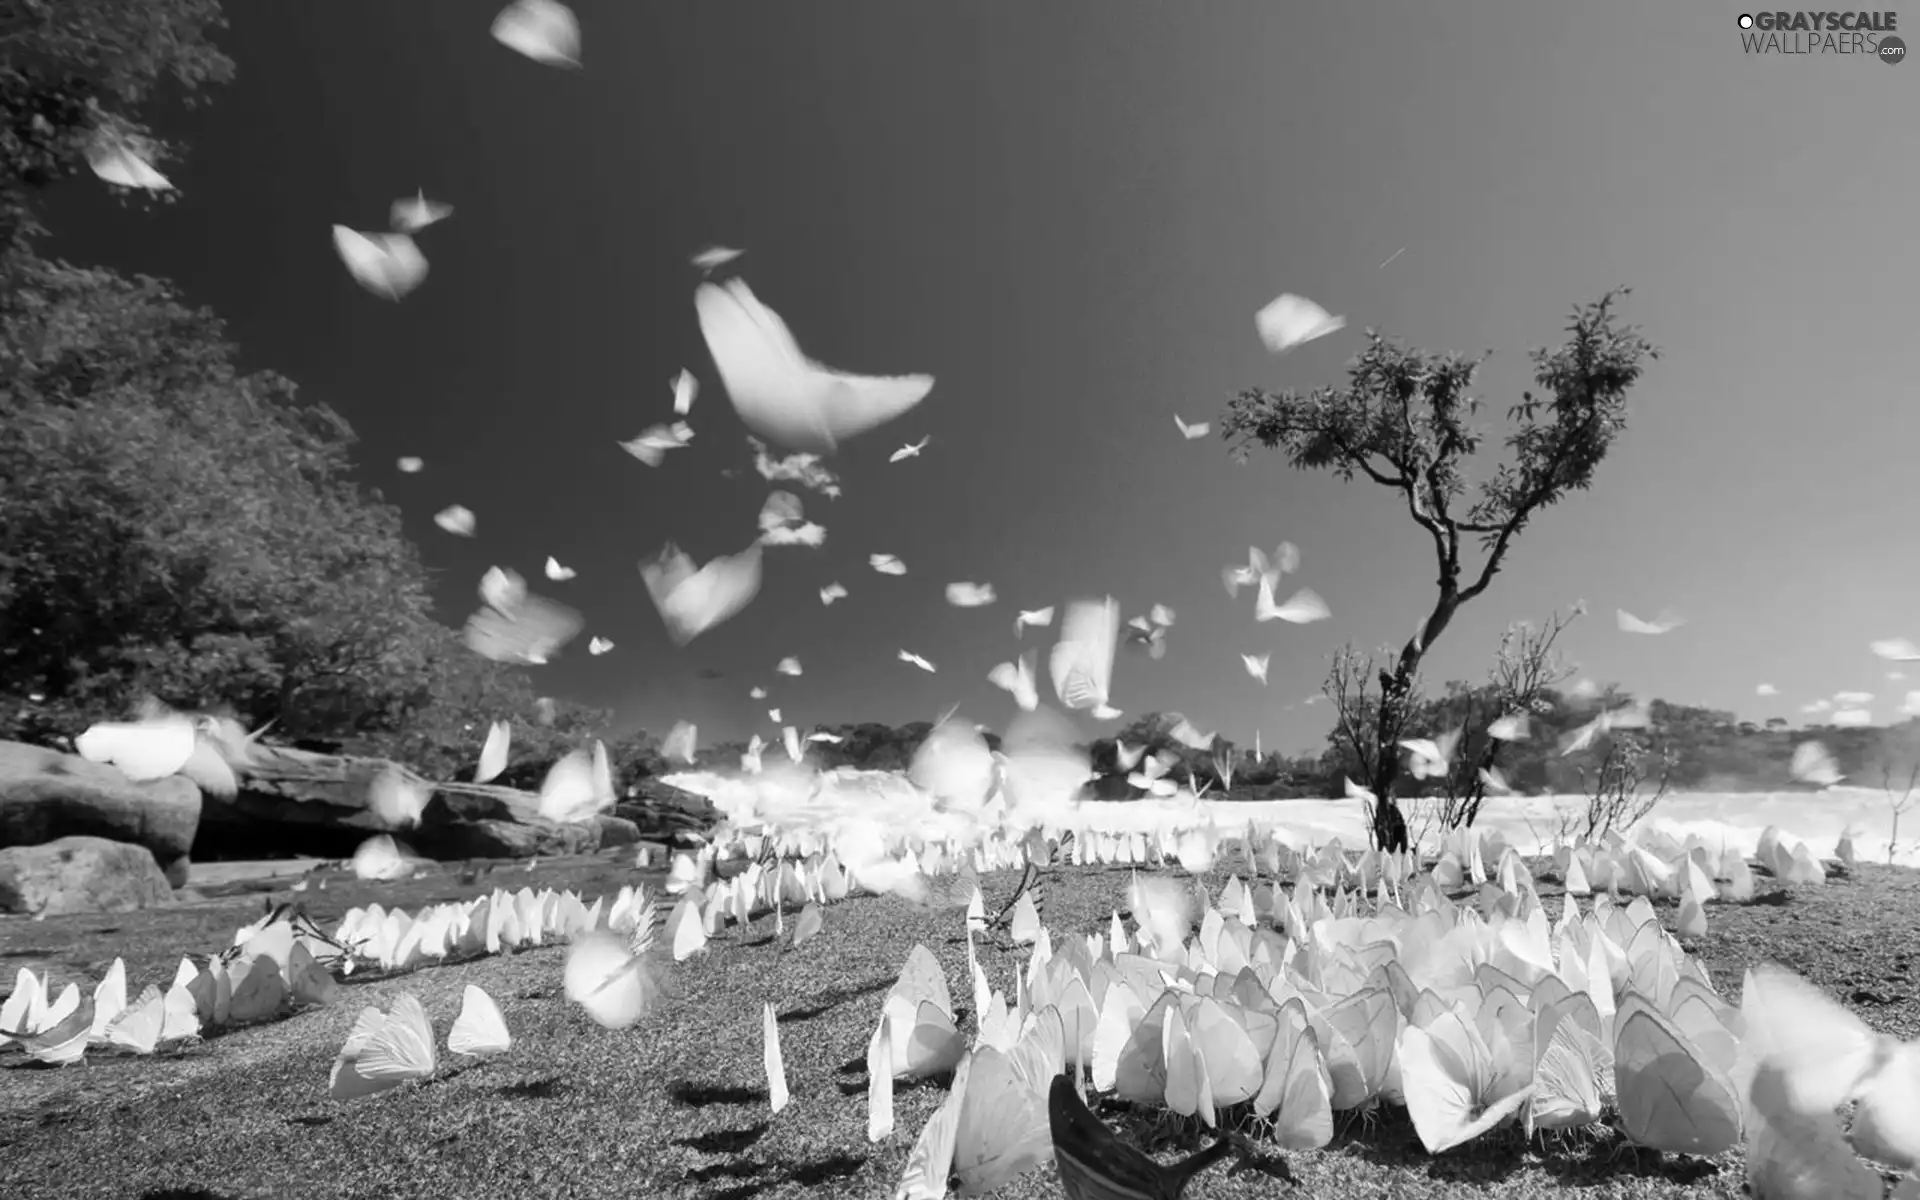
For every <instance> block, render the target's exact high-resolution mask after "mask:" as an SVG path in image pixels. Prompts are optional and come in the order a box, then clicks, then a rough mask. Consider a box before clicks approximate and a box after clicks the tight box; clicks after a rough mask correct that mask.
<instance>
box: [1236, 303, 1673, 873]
mask: <svg viewBox="0 0 1920 1200" xmlns="http://www.w3.org/2000/svg"><path fill="white" fill-rule="evenodd" d="M1625 294H1626V291H1625V289H1621V290H1618V291H1613V292H1608V293H1607V294H1606V295H1604V296H1602V297H1601V298H1600V299H1599V300H1598V301H1596V302H1594V303H1592V304H1589V305H1586V306H1584V307H1581V308H1577V309H1576V310H1575V311H1574V314H1573V319H1572V323H1571V324H1570V325H1569V326H1568V333H1569V335H1570V336H1569V338H1568V341H1567V343H1566V344H1565V345H1564V346H1562V347H1560V348H1558V349H1554V350H1548V349H1538V350H1535V351H1533V352H1532V354H1531V358H1532V361H1533V366H1534V380H1535V383H1536V386H1537V387H1538V388H1539V389H1540V394H1539V395H1537V396H1536V394H1535V393H1534V392H1531V391H1528V392H1523V393H1522V394H1521V400H1520V403H1519V404H1516V405H1514V406H1513V407H1512V408H1511V409H1510V410H1509V411H1508V414H1507V415H1508V420H1509V421H1511V422H1513V423H1514V424H1515V429H1514V430H1513V432H1512V433H1510V434H1509V435H1508V437H1507V438H1506V446H1507V448H1508V450H1509V451H1510V452H1511V455H1512V458H1511V461H1509V462H1504V463H1502V464H1500V465H1499V466H1498V467H1497V468H1496V469H1495V470H1494V472H1493V474H1492V475H1491V476H1490V477H1488V478H1486V479H1484V480H1482V481H1481V483H1480V484H1479V487H1478V494H1477V497H1476V498H1475V500H1474V501H1473V502H1472V503H1471V504H1470V505H1468V506H1467V507H1466V509H1465V511H1464V512H1460V511H1456V508H1455V506H1456V504H1457V503H1458V502H1459V501H1460V500H1461V498H1462V497H1463V496H1464V494H1465V492H1466V489H1467V478H1466V471H1465V465H1466V461H1467V460H1468V459H1471V458H1472V457H1473V455H1474V454H1475V453H1476V452H1477V451H1478V450H1479V449H1480V446H1481V444H1482V442H1483V440H1484V434H1483V432H1482V431H1481V430H1480V429H1478V428H1476V427H1475V426H1473V425H1471V424H1470V423H1469V422H1470V419H1471V418H1472V417H1473V416H1474V414H1475V413H1476V412H1477V410H1478V407H1479V402H1478V400H1477V399H1475V398H1474V397H1473V396H1472V395H1471V394H1470V393H1471V389H1472V386H1473V381H1474V376H1475V374H1476V373H1477V371H1478V369H1479V367H1480V365H1481V363H1482V362H1484V361H1485V358H1486V356H1485V355H1482V356H1481V357H1479V358H1466V357H1463V356H1460V355H1457V354H1432V353H1428V352H1425V351H1421V350H1416V349H1410V348H1407V347H1405V346H1403V345H1400V344H1399V343H1396V342H1392V341H1389V340H1387V339H1385V338H1383V337H1382V336H1381V335H1380V334H1379V333H1377V332H1375V331H1372V330H1369V331H1368V334H1367V338H1368V344H1367V347H1366V349H1364V350H1362V351H1361V353H1360V355H1359V357H1358V358H1356V359H1355V360H1354V362H1353V364H1352V365H1351V366H1350V367H1349V369H1348V382H1347V384H1346V385H1345V386H1344V387H1325V388H1320V389H1317V390H1315V391H1312V392H1308V393H1300V392H1293V391H1287V392H1277V393H1276V392H1267V391H1263V390H1259V389H1251V390H1248V391H1243V392H1242V393H1241V394H1240V395H1239V396H1238V397H1236V398H1235V399H1234V400H1233V401H1232V403H1231V404H1230V405H1229V407H1228V410H1227V413H1226V415H1225V417H1224V419H1223V420H1222V422H1221V433H1222V436H1223V437H1225V438H1226V439H1227V440H1228V441H1229V442H1230V443H1231V444H1232V446H1233V453H1234V457H1235V458H1236V460H1238V461H1241V462H1245V461H1246V459H1247V457H1248V455H1249V453H1250V451H1251V449H1252V447H1253V446H1254V445H1256V444H1258V445H1260V446H1263V447H1265V448H1267V449H1280V450H1283V451H1285V453H1286V454H1287V458H1288V461H1289V463H1290V464H1291V465H1292V466H1293V467H1295V468H1297V469H1301V470H1318V469H1330V470H1332V471H1333V472H1334V473H1335V474H1336V475H1338V476H1339V477H1340V478H1341V479H1342V480H1348V481H1350V480H1352V479H1353V478H1354V477H1355V476H1356V475H1365V476H1366V477H1367V478H1368V479H1369V480H1371V481H1372V482H1374V483H1376V484H1378V485H1380V486H1381V487H1385V488H1389V489H1391V490H1393V491H1395V492H1397V493H1398V494H1399V495H1400V496H1401V497H1402V498H1403V499H1404V500H1405V503H1406V506H1407V514H1408V516H1409V518H1410V519H1411V520H1412V521H1413V522H1414V523H1415V524H1416V525H1418V526H1419V527H1420V528H1421V529H1423V530H1425V531H1426V533H1427V534H1428V536H1429V537H1430V538H1431V540H1432V543H1433V550H1434V556H1435V560H1436V564H1437V566H1438V568H1439V578H1438V594H1437V595H1436V597H1435V600H1434V604H1433V608H1432V609H1431V611H1430V612H1429V613H1428V615H1427V618H1426V620H1425V621H1424V622H1423V623H1422V625H1421V627H1420V629H1419V630H1418V631H1417V632H1416V633H1415V634H1414V635H1413V637H1412V638H1411V639H1409V640H1408V642H1407V643H1406V645H1405V646H1404V647H1403V648H1402V649H1401V651H1400V654H1399V657H1398V659H1397V660H1396V661H1395V663H1394V664H1393V666H1392V667H1391V669H1387V668H1382V669H1380V671H1379V681H1380V687H1379V696H1378V702H1377V704H1376V706H1375V709H1374V712H1373V714H1372V716H1373V720H1372V731H1371V740H1372V743H1373V747H1374V750H1373V753H1372V755H1371V759H1370V762H1371V767H1372V770H1371V772H1370V774H1369V778H1368V780H1367V783H1368V785H1369V787H1370V788H1371V789H1372V791H1373V792H1374V793H1375V794H1376V795H1377V796H1378V797H1379V798H1380V803H1379V805H1378V807H1377V812H1376V814H1375V821H1374V826H1373V830H1372V837H1373V840H1374V842H1375V843H1376V844H1377V845H1381V846H1384V847H1386V848H1389V849H1401V848H1404V847H1405V846H1406V844H1407V828H1406V821H1405V818H1404V817H1403V816H1402V815H1401V813H1400V810H1399V806H1398V804H1397V803H1396V802H1395V800H1394V795H1395V791H1394V789H1395V785H1396V784H1397V783H1398V781H1399V778H1400V756H1399V754H1398V752H1397V750H1396V746H1397V744H1398V742H1399V740H1400V738H1401V736H1402V731H1403V730H1404V729H1405V727H1406V709H1407V706H1408V704H1409V702H1410V698H1411V695H1412V689H1413V687H1414V684H1415V680H1416V677H1417V675H1418V673H1419V668H1420V661H1421V659H1422V657H1423V656H1424V655H1425V654H1426V652H1427V650H1428V649H1429V648H1430V647H1431V646H1432V645H1433V643H1434V641H1435V639H1437V638H1438V637H1439V636H1440V635H1441V633H1443V632H1444V631H1445V630H1446V628H1447V626H1448V625H1449V624H1450V623H1451V622H1452V620H1453V617H1454V614H1455V613H1456V612H1457V611H1458V610H1459V608H1460V606H1461V605H1463V604H1466V603H1467V602H1469V601H1471V600H1473V599H1475V598H1476V597H1478V596H1480V595H1481V594H1482V593H1484V592H1485V591H1486V590H1487V588H1488V587H1489V586H1490V585H1491V584H1492V582H1493V579H1494V576H1495V575H1497V574H1499V572H1500V569H1501V567H1502V565H1503V564H1504V562H1505V559H1506V555H1507V553H1508V551H1509V549H1510V548H1511V546H1512V544H1513V540H1514V539H1515V538H1516V537H1518V536H1519V535H1520V533H1521V532H1522V531H1523V530H1524V529H1525V528H1526V527H1527V525H1528V524H1529V523H1531V521H1532V520H1533V518H1534V517H1535V516H1536V515H1538V514H1539V513H1540V512H1541V511H1542V510H1543V509H1545V508H1548V507H1550V506H1551V505H1553V504H1555V503H1557V502H1559V500H1560V499H1561V498H1562V497H1564V496H1566V495H1567V494H1569V493H1571V492H1575V491H1583V490H1585V489H1586V488H1587V487H1589V486H1590V485H1591V484H1592V481H1593V473H1594V471H1595V469H1596V468H1597V467H1598V466H1599V464H1600V462H1601V460H1602V459H1603V458H1605V457H1606V454H1607V452H1608V451H1609V450H1610V449H1611V448H1612V446H1613V443H1614V441H1615V439H1616V438H1617V437H1618V436H1619V435H1620V433H1621V432H1623V431H1624V430H1625V429H1626V424H1627V408H1626V395H1627V392H1628V390H1629V389H1630V388H1632V386H1633V385H1634V384H1635V383H1636V382H1638V380H1639V378H1640V375H1641V372H1642V369H1643V367H1644V365H1645V363H1646V362H1647V361H1649V360H1651V359H1654V358H1657V357H1658V351H1656V350H1655V348H1654V347H1653V346H1652V345H1651V344H1650V343H1649V342H1647V341H1646V340H1645V339H1644V338H1642V337H1641V336H1640V335H1639V333H1638V332H1637V331H1636V330H1634V329H1633V328H1631V327H1621V326H1617V325H1616V324H1615V321H1614V313H1613V308H1614V304H1615V302H1616V301H1617V300H1618V299H1619V298H1620V297H1622V296H1624V295H1625ZM1468 536H1475V537H1478V538H1479V539H1480V542H1481V546H1482V549H1483V550H1484V551H1485V557H1484V558H1483V559H1482V561H1481V565H1480V569H1479V573H1478V575H1477V576H1472V582H1471V583H1464V580H1466V579H1467V578H1468V577H1469V576H1470V574H1471V573H1470V572H1466V571H1465V568H1464V567H1463V564H1462V558H1461V551H1462V545H1461V543H1462V540H1463V539H1464V538H1465V537H1468Z"/></svg>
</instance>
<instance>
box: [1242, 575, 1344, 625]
mask: <svg viewBox="0 0 1920 1200" xmlns="http://www.w3.org/2000/svg"><path fill="white" fill-rule="evenodd" d="M1332 615H1333V613H1332V612H1331V611H1330V610H1329V609H1328V608H1327V602H1326V601H1325V600H1322V599H1321V598H1320V597H1319V596H1318V595H1316V594H1315V593H1314V592H1313V591H1312V590H1310V589H1308V588H1301V589H1300V590H1299V591H1297V592H1295V593H1294V594H1293V596H1292V597H1291V598H1290V599H1288V601H1287V602H1286V603H1285V604H1275V603H1274V602H1273V584H1272V583H1270V582H1269V581H1268V580H1266V579H1262V580H1261V581H1260V596H1259V599H1258V600H1256V601H1255V602H1254V606H1253V617H1254V620H1256V621H1275V620H1279V621H1291V622H1293V623H1294V624H1295V625H1305V624H1308V623H1309V622H1313V621H1324V620H1326V619H1327V618H1328V617H1330V616H1332Z"/></svg>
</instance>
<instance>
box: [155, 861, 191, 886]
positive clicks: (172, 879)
mask: <svg viewBox="0 0 1920 1200" xmlns="http://www.w3.org/2000/svg"><path fill="white" fill-rule="evenodd" d="M160 873H161V874H163V875H165V876H166V877H167V883H168V884H170V885H171V886H172V887H173V889H174V890H175V891H179V890H180V889H181V888H183V887H185V886H187V878H188V876H190V875H192V874H193V860H192V859H191V858H188V857H187V856H186V855H184V854H182V855H181V856H180V857H179V858H176V859H174V860H173V861H172V862H170V863H168V864H167V865H166V866H164V867H161V868H160Z"/></svg>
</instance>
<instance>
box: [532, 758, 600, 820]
mask: <svg viewBox="0 0 1920 1200" xmlns="http://www.w3.org/2000/svg"><path fill="white" fill-rule="evenodd" d="M616 800H617V797H615V795H614V793H613V769H612V764H611V763H610V762H609V761H608V759H607V748H606V746H605V745H604V744H603V743H601V742H595V743H594V744H593V749H592V750H591V751H586V750H574V751H571V752H569V753H567V754H566V755H564V756H562V757H561V758H560V759H559V760H558V761H556V762H555V763H554V764H553V766H551V767H549V768H548V769H547V776H546V778H545V779H544V780H542V781H541V783H540V800H539V803H540V815H541V816H543V817H545V818H546V819H547V820H549V821H558V822H560V823H561V824H580V823H584V822H586V821H589V820H591V819H592V818H593V817H594V815H595V814H597V813H601V812H605V811H606V810H607V809H610V808H612V807H613V806H614V804H615V802H616Z"/></svg>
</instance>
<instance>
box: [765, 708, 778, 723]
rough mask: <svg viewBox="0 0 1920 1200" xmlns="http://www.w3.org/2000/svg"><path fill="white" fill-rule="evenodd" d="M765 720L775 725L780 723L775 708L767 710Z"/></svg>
mask: <svg viewBox="0 0 1920 1200" xmlns="http://www.w3.org/2000/svg"><path fill="white" fill-rule="evenodd" d="M767 720H769V721H772V722H773V723H774V724H775V725H778V724H779V723H780V710H779V709H777V708H770V709H768V710H767Z"/></svg>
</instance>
